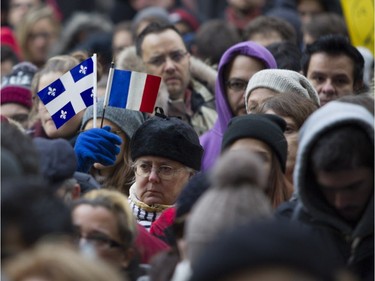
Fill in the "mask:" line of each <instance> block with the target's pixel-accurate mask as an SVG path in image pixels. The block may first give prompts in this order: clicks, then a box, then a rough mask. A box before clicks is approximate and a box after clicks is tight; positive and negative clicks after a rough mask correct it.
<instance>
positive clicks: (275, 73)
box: [245, 69, 320, 111]
mask: <svg viewBox="0 0 375 281" xmlns="http://www.w3.org/2000/svg"><path fill="white" fill-rule="evenodd" d="M258 88H267V89H270V90H273V91H275V92H278V93H289V92H294V93H297V94H300V95H302V96H305V97H307V98H309V99H311V100H312V101H313V102H314V103H315V104H316V105H318V106H320V101H319V96H318V93H317V92H316V90H315V89H314V87H313V86H312V85H311V83H310V81H309V80H307V78H306V77H305V76H303V75H301V74H299V73H298V72H296V71H293V70H286V69H264V70H261V71H258V72H257V73H255V74H254V75H253V77H251V79H250V80H249V83H248V84H247V87H246V92H245V105H246V111H248V106H247V100H248V99H249V96H250V94H251V92H252V91H253V90H255V89H258Z"/></svg>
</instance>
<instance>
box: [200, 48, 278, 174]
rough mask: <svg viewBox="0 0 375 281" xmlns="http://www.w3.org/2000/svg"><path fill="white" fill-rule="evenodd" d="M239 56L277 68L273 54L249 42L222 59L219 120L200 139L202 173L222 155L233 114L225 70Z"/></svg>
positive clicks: (217, 89)
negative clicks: (227, 95)
mask: <svg viewBox="0 0 375 281" xmlns="http://www.w3.org/2000/svg"><path fill="white" fill-rule="evenodd" d="M238 55H245V56H249V57H253V58H257V59H259V60H261V61H263V62H264V64H265V68H266V69H268V68H277V65H276V61H275V59H274V57H273V56H272V54H271V53H270V52H269V51H268V50H267V49H266V48H265V47H263V46H261V45H259V44H257V43H254V42H251V41H247V42H241V43H238V44H236V45H233V46H232V47H230V48H229V49H228V50H226V52H225V53H224V54H223V56H222V57H221V59H220V63H219V67H218V73H217V78H216V85H215V98H216V111H217V114H218V119H217V121H216V123H215V124H214V126H213V128H212V129H211V130H209V131H207V132H206V133H205V134H203V135H202V136H201V137H200V139H199V140H200V143H201V145H202V146H203V148H204V154H203V161H202V171H206V170H208V169H209V168H211V167H212V165H213V164H214V163H215V160H216V158H217V157H218V156H219V155H220V150H221V141H222V139H223V135H224V132H225V130H226V129H227V126H228V123H229V120H230V119H232V117H234V116H233V113H232V110H231V109H230V106H229V104H228V101H227V98H226V94H225V77H224V73H225V71H224V70H225V68H226V67H227V66H228V64H229V63H230V62H232V60H233V59H234V58H235V57H236V56H238Z"/></svg>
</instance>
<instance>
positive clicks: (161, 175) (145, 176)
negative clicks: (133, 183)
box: [133, 162, 188, 180]
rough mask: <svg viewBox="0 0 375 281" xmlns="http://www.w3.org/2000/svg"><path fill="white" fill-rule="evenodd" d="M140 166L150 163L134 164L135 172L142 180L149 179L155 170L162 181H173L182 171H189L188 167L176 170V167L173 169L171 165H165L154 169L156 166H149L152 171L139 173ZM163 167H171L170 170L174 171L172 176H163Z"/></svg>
mask: <svg viewBox="0 0 375 281" xmlns="http://www.w3.org/2000/svg"><path fill="white" fill-rule="evenodd" d="M140 164H146V165H149V164H148V163H145V162H135V163H134V165H133V169H134V172H135V173H136V174H137V175H138V176H140V177H142V178H148V177H149V176H150V174H151V172H152V171H153V170H154V171H155V173H156V174H157V176H158V177H159V178H160V179H162V180H172V179H173V178H174V177H175V176H176V174H178V173H179V172H181V171H182V170H186V171H188V168H187V167H180V168H175V167H172V166H169V165H165V164H163V165H160V166H159V167H154V165H149V166H150V167H149V168H150V170H149V171H148V172H147V173H139V171H138V167H139V165H140ZM163 167H169V168H171V169H172V171H171V172H172V174H170V175H164V174H162V172H161V169H162V168H163Z"/></svg>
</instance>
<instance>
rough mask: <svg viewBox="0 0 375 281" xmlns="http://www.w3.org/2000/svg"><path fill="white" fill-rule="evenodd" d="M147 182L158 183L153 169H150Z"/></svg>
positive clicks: (157, 177)
mask: <svg viewBox="0 0 375 281" xmlns="http://www.w3.org/2000/svg"><path fill="white" fill-rule="evenodd" d="M148 181H149V182H153V183H155V182H160V178H159V176H158V173H157V172H156V170H155V169H151V172H150V175H149V176H148Z"/></svg>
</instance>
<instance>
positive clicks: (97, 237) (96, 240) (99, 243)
mask: <svg viewBox="0 0 375 281" xmlns="http://www.w3.org/2000/svg"><path fill="white" fill-rule="evenodd" d="M81 239H85V240H86V241H87V242H88V243H90V244H92V245H93V246H94V247H103V245H108V248H122V249H124V248H125V246H124V245H123V244H122V243H120V242H117V241H116V240H113V239H112V238H109V237H108V236H106V235H104V234H91V235H87V236H83V235H82V234H81V233H76V240H77V241H78V242H79V241H80V240H81Z"/></svg>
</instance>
